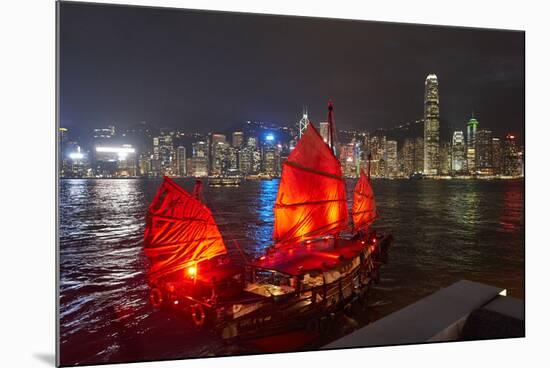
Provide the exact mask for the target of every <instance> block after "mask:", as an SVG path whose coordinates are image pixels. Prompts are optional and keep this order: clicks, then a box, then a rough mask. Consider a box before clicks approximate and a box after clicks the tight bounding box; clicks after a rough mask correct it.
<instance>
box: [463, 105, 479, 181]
mask: <svg viewBox="0 0 550 368" xmlns="http://www.w3.org/2000/svg"><path fill="white" fill-rule="evenodd" d="M478 125H479V122H478V121H477V120H476V119H475V118H474V114H472V118H471V119H470V120H469V121H468V123H467V127H466V145H467V151H466V159H467V166H468V172H469V173H475V172H476V134H477V126H478Z"/></svg>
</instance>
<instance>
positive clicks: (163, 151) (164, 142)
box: [153, 133, 176, 176]
mask: <svg viewBox="0 0 550 368" xmlns="http://www.w3.org/2000/svg"><path fill="white" fill-rule="evenodd" d="M175 156H176V154H175V150H174V143H173V139H172V135H171V134H169V133H165V134H162V135H160V136H158V137H153V160H155V161H157V163H156V164H155V167H158V168H159V172H158V175H168V176H172V175H174V174H175V172H174V167H173V166H174V161H175ZM155 171H156V170H155ZM155 176H156V175H155Z"/></svg>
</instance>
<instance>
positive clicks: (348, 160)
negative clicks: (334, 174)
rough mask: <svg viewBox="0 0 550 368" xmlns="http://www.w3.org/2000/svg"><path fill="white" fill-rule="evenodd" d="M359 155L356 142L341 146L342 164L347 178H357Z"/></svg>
mask: <svg viewBox="0 0 550 368" xmlns="http://www.w3.org/2000/svg"><path fill="white" fill-rule="evenodd" d="M358 153H359V150H358V145H357V144H356V143H355V142H350V143H347V144H342V145H341V146H340V164H341V165H342V168H343V171H344V172H343V174H344V176H345V177H350V178H351V177H357V168H358V164H359V162H358V161H359V157H358Z"/></svg>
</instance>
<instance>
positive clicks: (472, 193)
mask: <svg viewBox="0 0 550 368" xmlns="http://www.w3.org/2000/svg"><path fill="white" fill-rule="evenodd" d="M178 182H179V183H180V184H181V185H182V186H183V187H185V188H186V189H188V190H191V188H192V185H193V181H192V180H178ZM159 184H160V180H80V179H74V180H62V181H61V187H60V224H59V226H60V261H61V264H60V274H61V279H60V306H61V307H60V319H61V321H60V325H61V329H60V334H61V336H60V338H61V356H62V363H63V364H77V363H80V364H84V363H102V362H122V361H134V360H150V359H157V358H160V359H170V358H178V357H196V356H210V355H219V354H228V353H231V351H228V350H227V347H224V345H223V344H222V342H221V341H219V340H218V339H217V338H215V337H213V336H211V335H208V334H207V333H204V332H201V333H199V332H196V331H194V329H193V328H192V327H191V326H190V325H189V323H188V322H187V321H186V320H185V319H181V318H178V317H176V316H172V315H163V314H162V313H159V312H155V313H153V310H152V309H151V308H150V306H149V305H148V302H147V296H148V289H147V285H146V280H145V269H146V265H147V263H146V259H145V258H144V256H143V252H142V246H143V243H142V242H143V229H144V215H145V210H146V206H147V204H148V203H149V202H150V201H151V199H152V197H153V195H154V193H155V191H156V189H157V187H158V185H159ZM353 184H354V182H353V181H349V182H348V192H349V193H348V194H349V195H348V198H350V199H351V198H352V197H351V191H352V189H353ZM373 186H374V190H375V193H376V197H377V203H378V208H379V212H380V216H381V218H380V220H379V221H378V222H377V224H376V227H377V228H379V229H384V230H387V231H389V232H391V233H393V235H394V237H395V244H394V247H393V248H392V249H391V254H390V263H389V264H388V265H387V266H386V267H385V268H384V270H383V274H382V282H381V283H380V285H379V286H378V287H376V288H375V290H374V292H373V298H372V300H373V302H372V305H371V307H372V308H370V311H369V313H371V316H369V318H370V319H371V320H373V319H377V318H380V317H381V316H384V315H386V314H389V313H391V312H392V311H394V310H397V309H400V308H402V307H404V306H406V305H408V304H410V303H412V302H414V301H415V300H418V299H420V298H422V297H424V296H425V295H428V294H430V293H432V292H434V291H436V290H438V289H440V288H441V287H445V286H448V285H449V284H451V283H453V282H455V281H457V280H460V279H464V278H466V279H470V280H474V281H480V282H485V283H489V284H493V285H496V286H501V287H505V288H507V289H508V291H509V294H511V295H513V296H516V297H519V298H523V294H524V279H523V271H524V234H525V227H524V206H523V204H524V183H523V181H474V180H471V181H454V180H450V181H429V180H418V181H411V180H409V181H401V180H375V181H374V184H373ZM277 189H278V180H273V181H256V182H246V183H245V184H244V185H243V186H241V187H240V188H208V187H205V193H204V197H205V199H206V202H207V204H208V205H209V207H210V208H211V209H212V212H213V213H214V216H215V218H216V221H217V223H218V225H219V227H220V230H221V232H222V234H223V235H224V238H225V240H226V243H227V244H228V247H229V248H230V251H231V252H232V254H233V255H234V257H236V258H237V257H238V252H237V251H236V247H235V246H233V245H232V244H233V243H232V242H233V241H237V242H238V243H239V244H240V245H241V247H242V248H243V249H244V250H245V251H246V252H248V253H250V254H253V255H258V254H260V253H261V252H262V250H263V249H264V248H265V247H266V246H268V245H269V244H270V241H271V236H272V231H273V211H272V208H273V203H274V200H275V196H276V194H277Z"/></svg>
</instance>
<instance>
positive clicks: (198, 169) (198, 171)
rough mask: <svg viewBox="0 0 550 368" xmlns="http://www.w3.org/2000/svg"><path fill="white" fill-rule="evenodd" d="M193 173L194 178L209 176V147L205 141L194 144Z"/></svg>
mask: <svg viewBox="0 0 550 368" xmlns="http://www.w3.org/2000/svg"><path fill="white" fill-rule="evenodd" d="M191 162H192V172H191V175H192V176H194V177H203V176H208V145H207V143H206V142H204V141H199V142H194V143H193V157H192V158H191Z"/></svg>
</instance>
